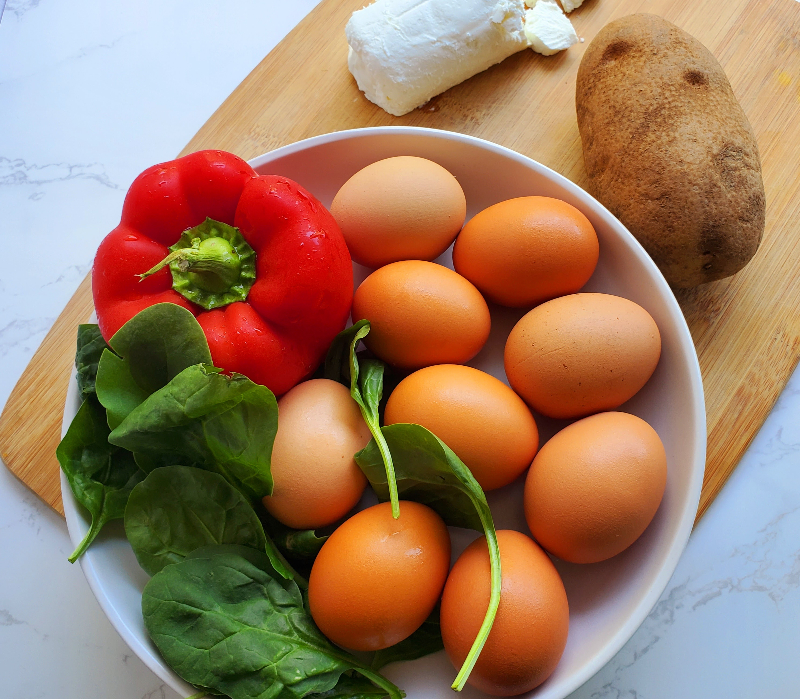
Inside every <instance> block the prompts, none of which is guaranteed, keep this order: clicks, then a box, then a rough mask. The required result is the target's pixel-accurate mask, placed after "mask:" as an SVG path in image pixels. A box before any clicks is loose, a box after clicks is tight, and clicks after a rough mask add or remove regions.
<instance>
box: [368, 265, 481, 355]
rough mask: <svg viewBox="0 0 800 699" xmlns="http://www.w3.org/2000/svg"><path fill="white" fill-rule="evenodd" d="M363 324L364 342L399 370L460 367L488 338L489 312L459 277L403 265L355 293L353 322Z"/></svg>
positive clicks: (383, 269)
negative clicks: (367, 327) (365, 323)
mask: <svg viewBox="0 0 800 699" xmlns="http://www.w3.org/2000/svg"><path fill="white" fill-rule="evenodd" d="M362 318H367V319H368V320H369V322H370V324H371V330H370V333H369V335H367V337H366V339H365V343H366V345H367V347H368V348H369V349H370V350H372V351H373V352H374V353H375V354H376V355H377V356H378V357H380V358H381V359H383V360H384V361H386V362H388V363H389V364H393V365H394V366H397V367H400V368H402V369H420V368H422V367H424V366H430V365H431V364H462V363H464V362H468V361H469V360H470V359H472V358H473V357H474V356H475V355H476V354H477V353H478V352H479V351H480V349H481V347H483V345H484V344H485V343H486V340H487V338H488V337H489V329H490V326H491V317H490V316H489V307H488V306H487V305H486V301H484V300H483V296H481V292H480V291H478V290H477V289H476V288H475V287H474V286H473V285H472V284H470V283H469V282H468V281H467V280H466V279H464V277H462V276H461V275H460V274H456V273H455V272H454V271H453V270H452V269H449V268H447V267H443V266H442V265H438V264H435V263H433V262H423V261H419V260H407V261H404V262H394V263H392V264H390V265H386V266H385V267H381V268H380V269H377V270H375V271H374V272H373V273H372V274H370V275H369V276H368V277H367V278H366V279H365V280H364V281H363V282H362V283H361V285H360V286H359V287H358V289H356V293H355V296H354V297H353V322H354V323H355V322H357V321H359V320H361V319H362Z"/></svg>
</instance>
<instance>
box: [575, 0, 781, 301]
mask: <svg viewBox="0 0 800 699" xmlns="http://www.w3.org/2000/svg"><path fill="white" fill-rule="evenodd" d="M575 103H576V108H577V115H578V130H579V131H580V135H581V141H582V143H583V157H584V161H585V164H586V171H587V173H588V175H589V180H590V183H591V184H590V187H591V189H592V193H593V194H594V196H595V197H596V198H597V199H598V200H600V201H601V202H602V203H603V204H604V205H605V206H606V207H607V208H608V209H609V210H610V211H611V212H612V213H613V214H614V215H615V216H616V217H617V218H618V219H619V220H620V221H621V222H622V223H623V224H624V225H625V226H626V227H627V228H628V230H630V232H631V233H633V235H634V236H635V237H636V238H637V239H638V240H639V242H640V243H641V244H642V245H643V246H644V248H645V249H646V250H647V252H648V253H649V254H650V256H651V257H652V258H653V260H654V261H655V263H656V264H657V265H658V267H659V269H660V270H661V272H662V273H663V274H664V276H665V277H666V279H667V281H668V282H669V283H670V284H672V285H674V286H677V287H692V286H697V285H699V284H703V283H705V282H710V281H714V280H715V279H722V278H723V277H728V276H730V275H732V274H734V273H736V272H738V271H739V270H740V269H741V268H742V267H744V265H745V264H747V262H748V261H749V260H750V258H751V257H752V256H753V255H754V254H755V252H756V249H757V248H758V244H759V242H760V241H761V236H762V234H763V231H764V211H765V198H764V184H763V181H762V179H761V162H760V159H759V154H758V145H757V143H756V139H755V136H754V134H753V130H752V128H751V126H750V123H749V122H748V121H747V117H746V116H745V114H744V112H743V111H742V108H741V106H740V105H739V103H738V102H737V101H736V97H735V96H734V94H733V90H732V89H731V86H730V83H729V82H728V79H727V77H726V75H725V73H724V71H723V70H722V67H721V66H720V65H719V63H718V62H717V60H716V59H715V58H714V56H713V55H712V54H711V52H710V51H709V50H708V49H707V48H706V47H705V46H703V44H701V43H700V42H699V41H698V40H697V39H695V38H694V37H692V36H691V35H689V34H687V33H686V32H684V31H683V30H682V29H680V28H678V27H676V26H675V25H674V24H671V23H670V22H668V21H666V20H665V19H662V18H661V17H658V16H656V15H651V14H634V15H629V16H627V17H622V18H620V19H618V20H615V21H614V22H611V23H609V24H608V25H606V26H605V27H604V28H603V29H602V30H601V31H600V32H599V33H598V34H597V36H596V37H595V38H594V39H593V40H592V42H591V43H590V44H589V46H588V48H587V49H586V53H585V54H584V56H583V59H582V60H581V64H580V67H579V69H578V77H577V85H576V93H575Z"/></svg>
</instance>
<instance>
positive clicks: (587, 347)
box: [504, 293, 661, 418]
mask: <svg viewBox="0 0 800 699" xmlns="http://www.w3.org/2000/svg"><path fill="white" fill-rule="evenodd" d="M660 356H661V335H660V333H659V331H658V327H657V326H656V323H655V321H654V320H653V318H652V316H651V315H650V314H649V313H648V312H647V311H646V310H645V309H644V308H642V307H641V306H639V305H638V304H636V303H634V302H633V301H629V300H628V299H624V298H621V297H619V296H612V295H610V294H595V293H593V294H570V295H568V296H560V297H559V298H556V299H553V300H552V301H547V302H546V303H543V304H542V305H541V306H537V307H536V308H534V309H533V310H532V311H530V312H529V313H527V314H525V315H524V316H523V317H522V318H521V319H520V320H519V322H518V323H517V324H516V325H515V326H514V328H513V329H512V330H511V332H510V333H509V336H508V340H507V341H506V346H505V354H504V364H505V369H506V376H507V377H508V382H509V384H511V387H512V388H513V389H514V390H515V391H516V392H517V393H518V394H519V395H520V396H522V398H523V399H524V400H525V402H526V403H527V404H528V405H530V406H531V407H532V408H533V409H534V410H536V411H538V412H540V413H542V414H543V415H547V416H548V417H553V418H575V417H582V416H584V415H589V414H591V413H597V412H600V411H602V410H613V409H614V408H618V407H619V406H620V405H622V404H623V403H624V402H625V401H626V400H628V399H630V398H632V397H633V396H634V395H635V394H636V393H637V392H638V391H639V390H640V389H641V388H642V386H644V385H645V383H647V380H648V379H649V378H650V376H651V375H652V374H653V372H654V371H655V368H656V365H657V364H658V360H659V357H660Z"/></svg>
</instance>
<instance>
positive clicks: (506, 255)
mask: <svg viewBox="0 0 800 699" xmlns="http://www.w3.org/2000/svg"><path fill="white" fill-rule="evenodd" d="M599 254H600V246H599V243H598V242H597V233H595V230H594V227H593V226H592V224H591V223H589V219H588V218H586V216H584V215H583V214H582V213H581V212H580V211H578V209H576V208H575V207H574V206H572V205H571V204H567V202H565V201H561V200H560V199H553V198H551V197H519V198H517V199H509V200H507V201H502V202H500V203H499V204H495V205H494V206H490V207H489V208H488V209H484V210H483V211H481V212H480V213H478V214H476V215H475V216H474V217H473V218H471V219H470V220H469V221H468V222H467V225H465V226H464V229H463V230H462V231H461V233H460V234H459V236H458V238H456V244H455V246H454V247H453V266H454V267H455V269H456V271H457V272H458V273H459V274H462V275H464V276H465V277H466V278H467V279H469V280H470V281H471V282H472V283H473V284H474V285H475V286H477V287H478V289H480V290H481V292H483V294H484V295H485V296H486V298H487V299H489V300H490V301H494V302H495V303H499V304H501V305H503V306H514V307H522V306H534V305H536V304H538V303H542V302H543V301H547V300H549V299H552V298H555V297H556V296H563V295H564V294H573V293H575V292H576V291H578V290H579V289H580V288H581V287H582V286H583V285H584V284H586V282H587V281H589V277H591V276H592V273H593V272H594V268H595V267H596V266H597V258H598V256H599Z"/></svg>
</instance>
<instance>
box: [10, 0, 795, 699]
mask: <svg viewBox="0 0 800 699" xmlns="http://www.w3.org/2000/svg"><path fill="white" fill-rule="evenodd" d="M598 1H605V0H598ZM608 1H609V2H610V1H611V0H608ZM315 4H316V3H315V2H314V0H295V2H291V3H277V2H273V1H271V0H261V1H257V0H234V1H233V2H226V3H221V2H213V1H212V0H194V1H193V2H189V0H172V1H170V2H159V1H157V0H139V2H135V3H134V2H130V1H129V0H119V1H118V2H112V3H108V2H100V1H99V0H74V1H73V2H70V3H67V2H61V3H59V2H55V1H54V0H6V2H5V3H3V0H0V11H2V19H1V20H0V212H2V224H1V225H0V360H1V361H2V372H1V373H0V406H2V405H4V404H5V401H6V400H7V398H8V395H9V393H10V392H11V389H12V388H13V386H14V384H15V383H16V381H17V379H18V378H19V377H20V375H21V374H22V372H23V371H24V370H25V367H26V365H27V363H28V362H29V360H30V358H31V356H32V355H33V352H34V351H35V350H36V348H37V347H38V345H39V344H40V342H41V341H42V339H43V337H44V335H45V333H46V332H47V330H48V329H49V328H50V326H51V325H52V323H53V321H54V320H55V318H56V316H57V315H58V313H59V312H60V311H61V310H62V308H63V307H64V305H65V304H66V302H67V300H68V299H69V297H70V296H71V295H72V293H73V292H74V290H75V288H76V287H77V285H78V283H79V282H80V281H81V280H82V279H83V277H84V276H85V275H86V274H87V272H88V271H89V268H90V264H91V259H92V257H93V254H94V251H95V249H96V247H97V245H98V243H99V242H100V240H101V238H102V237H103V236H104V235H105V233H106V232H108V231H109V230H111V228H113V227H114V226H115V225H116V223H117V221H118V218H119V211H120V207H121V204H122V200H123V197H124V194H125V191H126V189H127V187H128V185H129V184H130V182H131V181H132V180H133V178H134V177H135V176H136V175H137V174H138V173H139V172H140V171H141V170H143V169H144V168H146V167H148V166H149V165H151V164H153V163H156V162H160V161H163V160H168V159H170V158H171V157H173V156H174V155H175V154H177V153H178V152H179V151H180V150H181V148H182V147H183V146H184V145H185V144H186V142H187V141H188V140H189V139H190V138H191V136H192V135H194V133H195V132H196V131H197V130H198V128H199V127H200V126H201V125H202V124H203V123H204V122H205V121H206V119H207V118H208V117H209V116H210V115H211V114H212V112H213V111H214V109H215V108H216V107H217V106H218V105H219V104H220V103H221V102H222V101H223V100H224V99H225V97H227V95H228V94H229V93H230V92H231V91H232V90H233V89H234V88H235V87H236V85H237V84H238V83H239V82H240V81H241V80H242V79H243V78H244V77H245V76H246V75H247V73H248V72H249V71H250V70H252V68H253V67H254V66H255V65H256V64H257V63H258V62H259V61H260V60H261V58H262V57H263V56H264V55H266V54H267V53H268V52H269V51H270V49H271V48H272V47H273V46H274V45H275V44H276V43H277V42H278V41H280V39H281V38H282V37H283V36H284V35H285V34H286V32H287V31H289V30H290V29H291V28H292V27H293V26H294V25H295V24H296V23H297V22H298V21H299V20H300V19H301V18H302V17H303V16H304V15H305V14H306V13H307V12H309V11H313V8H314V6H315ZM4 5H5V7H4V10H3V9H2V8H3V6H4ZM793 79H794V80H795V81H796V82H800V76H794V78H793ZM71 550H72V545H71V544H70V541H69V539H68V536H67V531H66V526H65V523H64V521H63V519H62V518H61V517H59V516H58V515H56V514H55V513H54V512H52V511H51V510H50V509H49V508H48V507H47V506H45V505H43V504H42V503H41V502H40V501H39V500H38V498H37V497H36V496H35V495H33V494H32V493H31V492H30V491H29V490H28V489H27V488H26V487H25V486H24V485H22V484H21V483H20V482H19V481H17V480H16V479H15V478H14V477H13V476H12V475H10V474H9V472H8V471H7V470H6V469H4V468H0V556H1V557H2V559H1V563H0V669H1V670H2V681H0V686H1V687H2V689H0V696H2V697H8V698H9V699H56V698H57V699H87V698H88V699H94V698H98V699H100V698H110V697H114V698H115V699H174V698H175V697H176V696H177V695H176V694H175V692H173V691H172V690H171V689H169V688H168V687H166V686H164V685H163V684H162V682H161V681H160V680H159V679H158V678H157V677H156V676H155V675H153V674H152V673H151V672H150V671H149V670H148V669H147V668H146V667H145V666H144V665H143V664H142V663H141V661H139V659H138V658H137V657H136V656H135V655H133V654H132V653H131V651H130V650H129V649H128V647H127V646H126V645H125V644H124V642H123V641H122V640H121V639H120V637H119V636H118V635H117V633H116V631H115V630H114V629H113V628H112V626H111V624H110V623H109V622H108V620H107V619H106V618H105V616H104V615H103V613H102V612H101V610H100V608H99V606H98V605H97V603H96V601H95V599H94V597H93V596H92V593H91V591H90V590H89V587H88V586H87V584H86V581H85V579H84V577H83V574H82V572H81V569H80V568H79V567H77V566H71V565H70V564H69V563H68V562H67V555H68V554H69V553H70V551H71ZM799 652H800V373H795V375H794V376H793V377H792V380H791V382H790V383H789V385H788V387H787V388H786V390H785V391H784V392H783V394H782V395H781V397H780V399H779V401H778V403H777V405H776V406H775V408H774V409H773V411H772V413H771V414H770V416H769V418H768V420H767V422H766V423H765V425H764V427H763V428H762V429H761V431H760V433H759V434H758V436H757V438H756V440H755V441H754V443H753V444H752V446H751V447H750V449H749V450H748V452H747V454H746V455H745V457H744V459H743V460H742V462H741V464H740V465H739V467H738V468H737V470H736V471H735V473H734V475H733V476H732V478H731V479H730V481H729V482H728V483H727V485H726V486H725V488H724V489H723V491H722V493H721V495H720V496H719V497H718V498H717V500H716V501H715V502H714V504H713V505H712V506H711V508H710V509H709V511H708V513H707V514H706V516H705V517H704V518H703V520H702V521H701V522H700V524H699V526H698V527H697V528H696V529H695V531H694V533H693V534H692V536H691V538H690V540H689V544H688V546H687V548H686V551H685V553H684V555H683V557H682V558H681V560H680V563H679V565H678V567H677V570H676V571H675V573H674V575H673V577H672V580H671V581H670V583H669V585H668V587H667V589H666V590H665V592H664V594H663V595H662V597H661V599H660V601H659V602H658V604H657V605H656V607H655V608H654V609H653V611H652V613H651V614H650V615H649V616H648V618H647V619H646V621H645V622H644V624H643V625H642V626H641V627H640V629H639V630H638V631H637V632H636V633H635V634H634V636H633V637H632V638H631V640H630V641H629V642H628V643H627V645H626V646H625V647H624V648H623V649H622V650H621V651H620V652H619V653H618V654H617V656H616V657H615V658H614V659H613V660H612V661H611V662H610V663H608V665H607V666H606V667H605V668H603V669H602V670H601V671H600V672H599V673H598V674H597V675H596V676H595V677H594V678H592V679H591V680H590V681H589V682H587V683H586V685H584V686H583V687H582V688H580V689H579V690H577V691H576V692H575V693H574V694H573V695H572V699H676V698H678V697H681V698H685V699H731V698H734V697H747V698H748V699H755V698H760V697H765V698H766V697H770V698H774V699H784V698H786V699H790V698H793V697H800V673H798V662H797V658H798V653H799Z"/></svg>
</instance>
